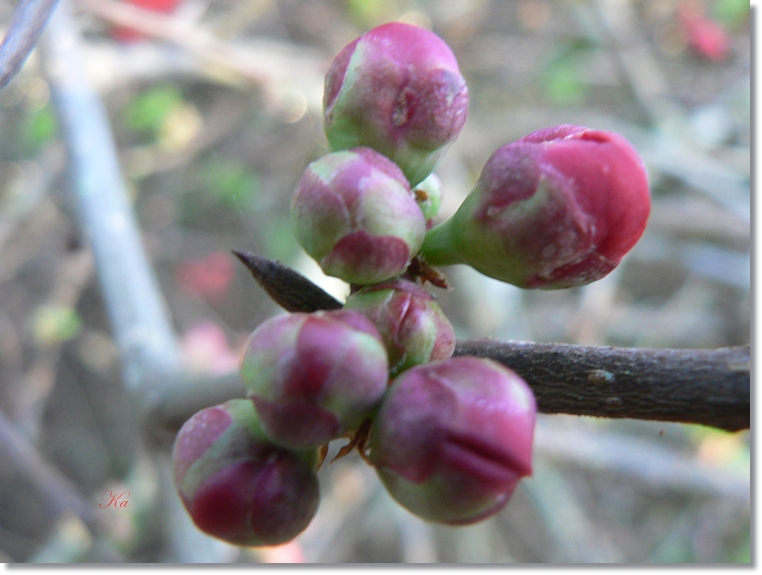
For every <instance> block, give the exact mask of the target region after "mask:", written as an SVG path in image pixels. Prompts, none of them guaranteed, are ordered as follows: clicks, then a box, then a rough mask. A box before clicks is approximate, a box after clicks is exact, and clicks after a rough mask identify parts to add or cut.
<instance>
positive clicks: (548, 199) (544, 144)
mask: <svg viewBox="0 0 762 575" xmlns="http://www.w3.org/2000/svg"><path fill="white" fill-rule="evenodd" d="M650 206H651V199H650V194H649V189H648V176H647V173H646V169H645V167H644V165H643V162H642V161H641V159H640V157H639V156H638V154H637V152H636V151H635V150H634V149H633V147H632V146H631V145H630V144H629V143H628V142H627V141H626V140H625V139H624V138H623V137H622V136H620V135H618V134H615V133H613V132H605V131H601V130H592V129H589V128H582V127H578V126H569V125H563V126H557V127H555V128H548V129H546V130H540V131H539V132H534V133H532V134H529V135H528V136H525V137H523V138H521V139H520V140H518V141H516V142H514V143H512V144H507V145H505V146H503V147H501V148H500V149H498V150H497V151H496V152H495V153H494V154H492V156H491V157H490V159H489V160H488V161H487V163H486V165H485V166H484V169H483V170H482V173H481V175H480V176H479V180H478V181H477V183H476V187H475V188H474V190H473V191H472V192H471V194H470V195H469V196H468V197H467V198H466V200H465V201H464V202H463V204H462V205H461V206H460V208H459V209H458V211H457V212H456V214H455V215H454V216H453V217H452V218H450V219H449V220H447V221H445V222H444V223H442V224H440V225H439V226H437V227H435V228H434V229H432V230H430V231H429V232H428V234H427V236H426V240H425V243H424V246H423V248H422V253H423V255H424V257H425V258H426V261H427V262H428V263H430V264H432V265H448V264H455V263H465V264H468V265H470V266H471V267H473V268H475V269H476V270H478V271H479V272H481V273H483V274H485V275H487V276H490V277H493V278H495V279H498V280H501V281H504V282H507V283H511V284H514V285H517V286H519V287H522V288H539V289H559V288H568V287H574V286H579V285H584V284H588V283H590V282H593V281H595V280H598V279H601V278H602V277H604V276H606V275H607V274H608V273H610V272H611V271H612V270H613V269H614V268H615V267H616V266H617V265H618V264H619V262H620V261H621V259H622V257H624V255H625V254H626V253H627V252H628V251H629V250H630V249H631V248H632V247H633V246H634V245H635V243H636V242H637V241H638V239H640V236H641V235H642V234H643V230H644V229H645V226H646V220H647V219H648V213H649V211H650Z"/></svg>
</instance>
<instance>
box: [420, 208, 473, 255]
mask: <svg viewBox="0 0 762 575" xmlns="http://www.w3.org/2000/svg"><path fill="white" fill-rule="evenodd" d="M451 222H452V219H449V220H447V221H445V222H442V223H441V224H439V225H438V226H436V227H434V228H432V229H430V230H429V231H428V232H426V237H425V239H424V240H423V246H421V255H423V257H424V259H425V260H426V263H428V264H431V265H433V266H450V265H453V264H464V263H466V262H465V260H464V259H463V256H461V255H460V253H459V252H458V251H457V250H456V249H455V247H454V246H453V245H452V240H451V236H450V223H451Z"/></svg>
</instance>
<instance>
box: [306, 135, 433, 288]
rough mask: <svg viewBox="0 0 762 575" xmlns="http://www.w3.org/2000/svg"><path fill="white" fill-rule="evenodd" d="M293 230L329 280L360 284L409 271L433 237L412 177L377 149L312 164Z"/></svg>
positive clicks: (358, 150)
mask: <svg viewBox="0 0 762 575" xmlns="http://www.w3.org/2000/svg"><path fill="white" fill-rule="evenodd" d="M291 224H292V228H293V230H294V232H295V234H296V238H297V240H298V241H299V244H300V245H301V246H302V247H303V248H304V250H305V251H306V252H307V253H308V254H309V255H310V256H312V257H313V258H315V259H316V260H317V262H318V264H320V267H321V268H322V269H323V271H324V272H325V273H326V274H328V275H330V276H334V277H338V278H340V279H343V280H344V281H347V282H349V283H355V284H373V283H377V282H381V281H384V280H387V279H389V278H391V277H394V276H396V275H399V274H400V273H402V272H403V271H405V269H406V268H407V266H408V264H409V263H410V260H411V259H412V257H413V256H414V255H415V254H416V253H417V252H418V250H419V249H420V247H421V244H422V243H423V236H424V234H425V233H426V221H425V219H424V217H423V213H422V212H421V210H420V208H419V207H418V204H417V203H416V201H415V197H414V196H413V194H412V192H411V191H410V186H409V185H408V183H407V180H406V179H405V176H404V175H403V174H402V172H401V171H400V169H399V168H398V167H397V166H396V165H394V163H393V162H391V161H390V160H388V159H387V158H385V157H384V156H382V155H381V154H379V153H378V152H375V151H373V150H371V149H370V148H355V149H353V150H349V151H344V152H335V153H333V154H328V155H327V156H323V157H322V158H320V159H319V160H316V161H315V162H312V163H311V164H310V165H309V166H308V167H307V170H306V171H305V172H304V174H303V175H302V177H301V179H300V180H299V183H298V185H297V187H296V193H295V195H294V199H293V201H292V203H291Z"/></svg>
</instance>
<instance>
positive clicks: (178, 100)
mask: <svg viewBox="0 0 762 575" xmlns="http://www.w3.org/2000/svg"><path fill="white" fill-rule="evenodd" d="M183 101H184V100H183V95H182V92H180V90H179V89H177V88H176V87H175V86H169V85H165V86H158V87H156V88H152V89H150V90H148V91H147V92H144V93H142V94H140V95H138V96H136V97H135V98H134V99H133V100H132V101H131V102H130V103H129V104H128V105H127V107H126V108H125V110H124V123H125V125H126V126H127V127H128V128H130V129H132V130H137V131H150V132H152V133H153V134H154V135H156V134H157V133H158V132H159V130H160V129H161V126H162V124H163V123H164V120H165V118H166V117H167V116H168V115H169V114H170V113H171V112H172V111H173V110H174V109H176V108H177V107H179V106H181V105H182V104H183Z"/></svg>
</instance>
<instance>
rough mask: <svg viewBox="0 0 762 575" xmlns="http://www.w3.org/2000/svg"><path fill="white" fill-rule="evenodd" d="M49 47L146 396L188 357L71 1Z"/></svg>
mask: <svg viewBox="0 0 762 575" xmlns="http://www.w3.org/2000/svg"><path fill="white" fill-rule="evenodd" d="M41 48H42V49H43V55H44V68H45V72H46V75H47V77H48V80H49V82H50V87H51V92H52V95H53V101H54V104H55V107H56V110H57V113H58V117H59V120H60V122H61V126H62V132H63V136H64V140H65V142H66V147H67V151H68V156H69V157H68V162H69V169H70V171H71V176H72V179H73V182H74V186H73V188H74V192H75V196H76V200H77V206H78V210H79V220H80V225H81V227H82V231H83V234H84V236H85V237H86V238H87V240H88V242H89V244H90V246H91V248H92V250H93V255H94V258H95V264H96V268H97V271H98V276H99V279H100V284H101V289H102V292H103V297H104V299H105V300H106V307H107V309H108V313H109V317H110V319H111V324H112V327H113V331H114V339H115V341H116V344H117V347H118V348H119V352H120V356H121V358H122V361H123V371H124V381H125V385H126V386H127V387H128V389H130V390H131V391H133V392H134V391H137V390H141V391H143V392H146V391H149V390H145V389H143V384H144V382H145V381H146V376H147V375H148V374H149V373H157V372H158V373H163V374H168V373H174V372H177V371H178V370H179V369H180V353H179V349H178V346H177V342H176V340H175V335H174V332H173V329H172V325H171V323H170V318H169V314H168V313H167V310H166V309H165V304H164V301H163V299H162V297H161V295H160V291H159V288H158V283H157V281H156V278H155V276H154V273H153V269H152V268H151V266H150V264H149V263H148V260H147V259H146V255H145V252H144V250H143V246H142V244H141V239H140V231H139V229H138V224H137V221H136V219H135V214H134V212H133V210H132V206H131V205H130V203H129V201H128V194H127V189H126V187H125V183H124V181H123V179H122V176H121V170H120V167H119V164H118V160H117V152H116V148H115V144H114V141H113V138H112V136H111V130H110V127H109V122H108V118H107V116H106V111H105V109H104V107H103V103H102V102H101V100H100V99H99V97H98V96H97V95H96V94H94V93H93V92H92V90H91V89H90V87H89V83H88V80H87V77H86V75H85V66H84V63H83V61H82V56H81V54H80V50H79V41H78V37H77V32H76V28H75V26H74V22H73V21H72V16H71V14H70V13H69V10H68V3H67V2H66V1H65V0H62V1H61V4H60V6H59V9H58V10H57V11H56V14H55V15H54V16H53V18H51V21H50V25H49V27H48V33H47V34H46V35H45V37H44V38H43V43H42V45H41ZM152 381H153V382H154V383H156V384H158V383H160V380H156V379H154V380H152Z"/></svg>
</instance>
